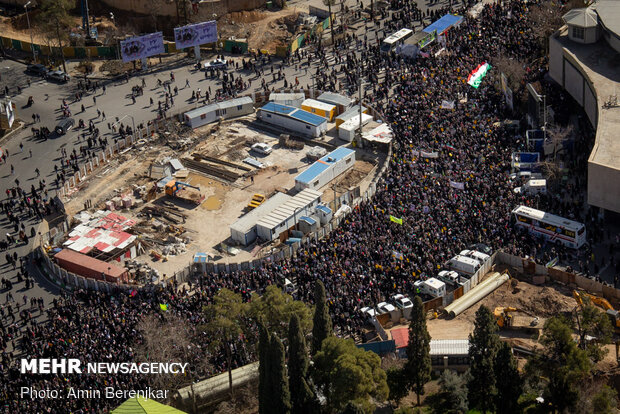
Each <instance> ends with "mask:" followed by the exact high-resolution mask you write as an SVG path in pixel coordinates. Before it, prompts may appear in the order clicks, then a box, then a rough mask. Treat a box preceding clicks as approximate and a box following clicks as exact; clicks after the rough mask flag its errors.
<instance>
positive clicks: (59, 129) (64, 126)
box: [54, 118, 75, 135]
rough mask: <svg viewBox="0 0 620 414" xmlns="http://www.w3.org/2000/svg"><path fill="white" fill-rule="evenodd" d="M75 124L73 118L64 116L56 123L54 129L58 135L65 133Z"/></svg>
mask: <svg viewBox="0 0 620 414" xmlns="http://www.w3.org/2000/svg"><path fill="white" fill-rule="evenodd" d="M74 126H75V120H74V119H73V118H65V119H63V120H62V121H60V122H59V123H58V125H56V128H54V131H56V134H58V135H64V134H66V133H67V132H68V131H69V130H70V129H71V128H73V127H74Z"/></svg>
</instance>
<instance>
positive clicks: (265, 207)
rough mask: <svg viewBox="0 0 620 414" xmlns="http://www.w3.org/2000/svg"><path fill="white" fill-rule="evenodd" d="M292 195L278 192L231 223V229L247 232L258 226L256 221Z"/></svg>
mask: <svg viewBox="0 0 620 414" xmlns="http://www.w3.org/2000/svg"><path fill="white" fill-rule="evenodd" d="M291 198H292V197H291V196H290V195H287V194H284V193H280V192H277V193H275V194H274V195H273V197H271V198H270V199H268V200H267V201H265V202H264V203H263V204H261V205H260V206H258V207H256V208H255V209H254V210H252V211H250V212H249V213H247V214H245V215H243V216H242V217H240V218H239V219H238V220H237V221H235V222H234V223H233V224H231V225H230V229H231V230H236V231H239V232H241V233H245V232H247V231H248V230H250V229H252V228H253V227H254V226H256V223H257V222H258V221H259V220H260V219H261V218H263V217H265V216H267V215H268V214H269V213H271V212H272V211H273V210H275V209H276V208H278V207H279V206H281V205H282V204H284V203H286V202H287V201H288V200H290V199H291Z"/></svg>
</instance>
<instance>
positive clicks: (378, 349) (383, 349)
mask: <svg viewBox="0 0 620 414" xmlns="http://www.w3.org/2000/svg"><path fill="white" fill-rule="evenodd" d="M357 347H358V348H362V349H363V350H364V351H372V352H374V353H375V354H377V355H384V354H388V353H390V352H395V351H396V341H394V340H393V339H390V340H388V341H381V342H367V343H365V344H359V345H357Z"/></svg>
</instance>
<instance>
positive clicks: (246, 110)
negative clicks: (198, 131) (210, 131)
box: [183, 96, 254, 128]
mask: <svg viewBox="0 0 620 414" xmlns="http://www.w3.org/2000/svg"><path fill="white" fill-rule="evenodd" d="M252 112H254V102H253V101H252V98H250V97H249V96H244V97H241V98H235V99H230V100H228V101H223V102H218V103H213V104H210V105H205V106H202V107H200V108H196V109H193V110H191V111H189V112H185V114H183V119H184V120H185V123H186V124H187V125H189V126H190V127H192V128H198V127H201V126H203V125H207V124H210V123H212V122H216V121H218V120H220V119H230V118H235V117H237V116H243V115H249V114H251V113H252Z"/></svg>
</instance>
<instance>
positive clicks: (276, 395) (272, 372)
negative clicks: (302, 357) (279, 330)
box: [264, 334, 291, 414]
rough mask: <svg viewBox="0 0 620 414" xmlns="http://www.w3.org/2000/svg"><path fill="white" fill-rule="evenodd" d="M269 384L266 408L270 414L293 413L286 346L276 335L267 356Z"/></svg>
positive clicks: (266, 391)
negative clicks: (285, 355)
mask: <svg viewBox="0 0 620 414" xmlns="http://www.w3.org/2000/svg"><path fill="white" fill-rule="evenodd" d="M266 365H267V384H266V389H265V398H266V400H265V404H264V408H265V410H266V412H267V413H270V414H287V413H290V412H291V395H290V393H289V389H288V377H287V376H286V361H285V359H284V346H283V345H282V341H280V338H278V336H277V335H276V334H272V335H271V340H270V341H269V350H268V355H267V364H266Z"/></svg>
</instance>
